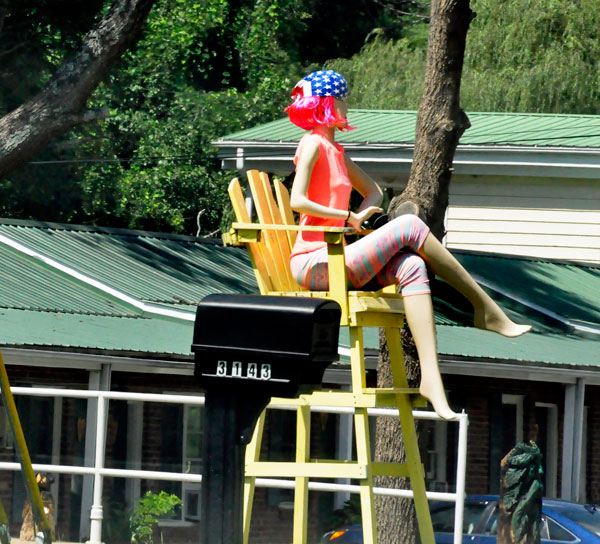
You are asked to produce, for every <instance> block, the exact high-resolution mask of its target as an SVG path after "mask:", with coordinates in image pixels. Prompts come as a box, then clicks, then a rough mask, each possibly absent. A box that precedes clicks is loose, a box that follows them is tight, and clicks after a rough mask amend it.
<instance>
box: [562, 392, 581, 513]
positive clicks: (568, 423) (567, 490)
mask: <svg viewBox="0 0 600 544" xmlns="http://www.w3.org/2000/svg"><path fill="white" fill-rule="evenodd" d="M576 388H577V387H576V385H572V384H568V385H565V414H564V423H563V452H562V453H563V454H562V478H561V485H560V498H561V499H564V500H567V501H570V500H573V440H574V426H575V396H576Z"/></svg>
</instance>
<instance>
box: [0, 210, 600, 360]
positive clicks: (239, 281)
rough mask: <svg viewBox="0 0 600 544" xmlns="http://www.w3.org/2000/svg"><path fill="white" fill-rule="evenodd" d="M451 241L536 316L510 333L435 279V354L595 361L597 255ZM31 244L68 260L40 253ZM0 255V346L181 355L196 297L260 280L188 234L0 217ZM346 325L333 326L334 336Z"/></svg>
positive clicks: (517, 313) (599, 307) (246, 288)
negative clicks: (549, 256) (588, 260)
mask: <svg viewBox="0 0 600 544" xmlns="http://www.w3.org/2000/svg"><path fill="white" fill-rule="evenodd" d="M7 242H11V243H13V245H14V244H17V246H18V247H10V246H9V245H7ZM19 244H20V245H19ZM454 253H455V254H456V256H457V258H458V259H459V260H461V261H462V262H463V264H464V265H465V267H466V268H467V269H468V270H469V271H470V272H471V273H472V274H474V275H475V276H477V277H479V278H480V280H481V281H482V283H483V284H484V285H486V286H487V287H489V289H490V293H491V294H492V296H494V298H495V299H496V300H498V301H499V303H500V304H502V305H503V306H504V307H505V308H506V309H507V311H508V312H509V314H511V316H513V317H514V318H515V319H516V320H519V321H527V322H530V323H533V324H534V328H535V332H534V333H531V334H528V335H525V336H523V337H521V338H516V339H507V338H504V337H501V336H499V335H496V334H493V333H488V332H486V331H480V330H477V329H474V328H473V327H472V326H470V325H471V323H472V310H471V309H470V308H469V305H468V303H466V302H465V300H464V299H463V298H462V297H461V296H460V295H458V294H457V293H456V292H455V291H453V290H452V289H451V288H450V287H449V286H448V285H446V284H445V283H443V282H441V281H436V282H434V284H433V290H434V291H433V292H434V302H435V308H436V321H437V324H438V340H439V351H440V353H441V354H442V355H443V356H445V357H460V358H465V359H469V358H474V359H481V360H494V359H495V360H507V361H519V362H523V363H524V364H529V363H531V364H533V363H536V364H538V363H542V364H549V365H559V366H565V367H570V368H572V367H574V366H577V367H581V368H584V367H600V357H599V355H598V353H600V351H599V350H598V346H600V344H599V343H598V338H600V334H599V332H600V302H599V301H598V298H597V293H599V292H600V267H598V266H594V265H581V264H577V265H575V264H572V263H565V262H556V261H550V260H543V259H528V258H525V257H508V256H506V255H495V254H488V253H473V252H464V251H456V252H454ZM39 255H45V256H48V257H52V258H53V259H55V260H56V261H57V262H58V263H59V264H60V265H62V266H65V267H67V268H66V269H62V268H60V267H57V266H54V265H53V264H52V263H50V264H49V263H47V262H43V261H42V260H40V258H39ZM0 259H1V262H2V266H0V285H2V288H0V345H4V346H7V345H10V346H47V347H50V348H55V349H80V350H104V351H110V352H117V353H130V354H133V355H135V354H136V353H139V354H141V353H143V354H150V355H152V356H158V355H161V354H174V355H176V356H178V357H181V358H185V359H187V358H189V357H190V346H191V341H192V329H193V324H192V321H191V319H190V318H191V316H193V312H194V311H195V302H196V301H198V300H200V299H201V298H203V296H205V295H206V294H209V293H215V292H234V293H235V292H237V293H248V292H256V291H257V289H256V283H255V280H254V276H253V274H252V271H251V267H250V263H249V260H248V258H247V256H246V253H245V251H241V250H238V249H235V248H226V247H223V246H221V245H220V244H219V243H215V242H214V241H212V240H204V239H200V238H194V237H185V236H169V235H161V234H156V233H147V232H138V231H122V230H113V229H99V228H92V227H89V228H88V227H76V226H68V225H54V224H51V225H49V224H43V223H38V222H25V221H9V220H0ZM68 269H76V270H77V272H79V273H81V274H84V275H85V277H87V278H91V279H93V280H97V281H99V282H102V283H103V284H104V285H108V286H111V287H114V288H117V289H118V290H119V291H120V292H121V293H123V294H125V295H127V296H129V297H132V298H133V300H140V301H146V302H150V303H153V304H158V305H159V306H160V307H162V308H168V309H172V310H180V311H181V310H183V312H182V313H181V314H180V315H182V316H184V317H182V318H180V319H178V318H175V317H169V316H165V315H158V314H157V313H153V311H144V309H143V308H139V307H136V305H134V304H131V303H129V302H127V300H124V299H120V298H119V297H117V296H113V295H111V294H110V293H107V292H105V291H103V290H101V289H99V288H97V287H94V285H93V284H90V283H89V282H87V281H84V280H82V279H79V278H77V277H73V276H72V275H70V274H69V273H67V272H68ZM84 279H85V278H84ZM185 316H187V317H185ZM344 334H345V332H344V330H342V335H341V342H342V344H343V343H344ZM366 341H367V347H368V348H370V349H375V350H376V349H377V348H378V341H377V331H376V330H374V329H371V330H369V329H368V330H367V334H366ZM346 342H347V341H346Z"/></svg>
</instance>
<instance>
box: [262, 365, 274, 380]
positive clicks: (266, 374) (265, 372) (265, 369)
mask: <svg viewBox="0 0 600 544" xmlns="http://www.w3.org/2000/svg"><path fill="white" fill-rule="evenodd" d="M260 379H261V380H270V379H271V365H260Z"/></svg>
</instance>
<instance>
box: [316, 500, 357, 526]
mask: <svg viewBox="0 0 600 544" xmlns="http://www.w3.org/2000/svg"><path fill="white" fill-rule="evenodd" d="M358 523H362V516H361V507H360V497H359V496H358V495H351V496H350V498H349V499H348V500H347V501H345V502H344V506H343V507H342V508H341V509H340V510H335V511H334V512H333V513H332V515H331V517H330V518H329V519H328V520H327V521H326V523H325V526H326V527H328V528H329V527H340V526H344V525H355V524H358Z"/></svg>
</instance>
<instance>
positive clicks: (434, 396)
mask: <svg viewBox="0 0 600 544" xmlns="http://www.w3.org/2000/svg"><path fill="white" fill-rule="evenodd" d="M432 385H433V387H432ZM419 393H421V395H423V396H424V397H425V398H426V399H427V400H428V401H429V402H431V405H432V406H433V409H434V410H435V413H436V414H437V415H438V416H440V417H441V418H442V419H454V418H455V417H456V413H455V412H453V411H452V409H451V408H450V406H448V400H447V399H446V393H445V392H444V388H443V387H442V385H441V383H440V384H439V385H438V386H437V387H436V386H435V385H434V384H431V383H429V384H427V383H424V382H423V381H421V385H420V387H419Z"/></svg>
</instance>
